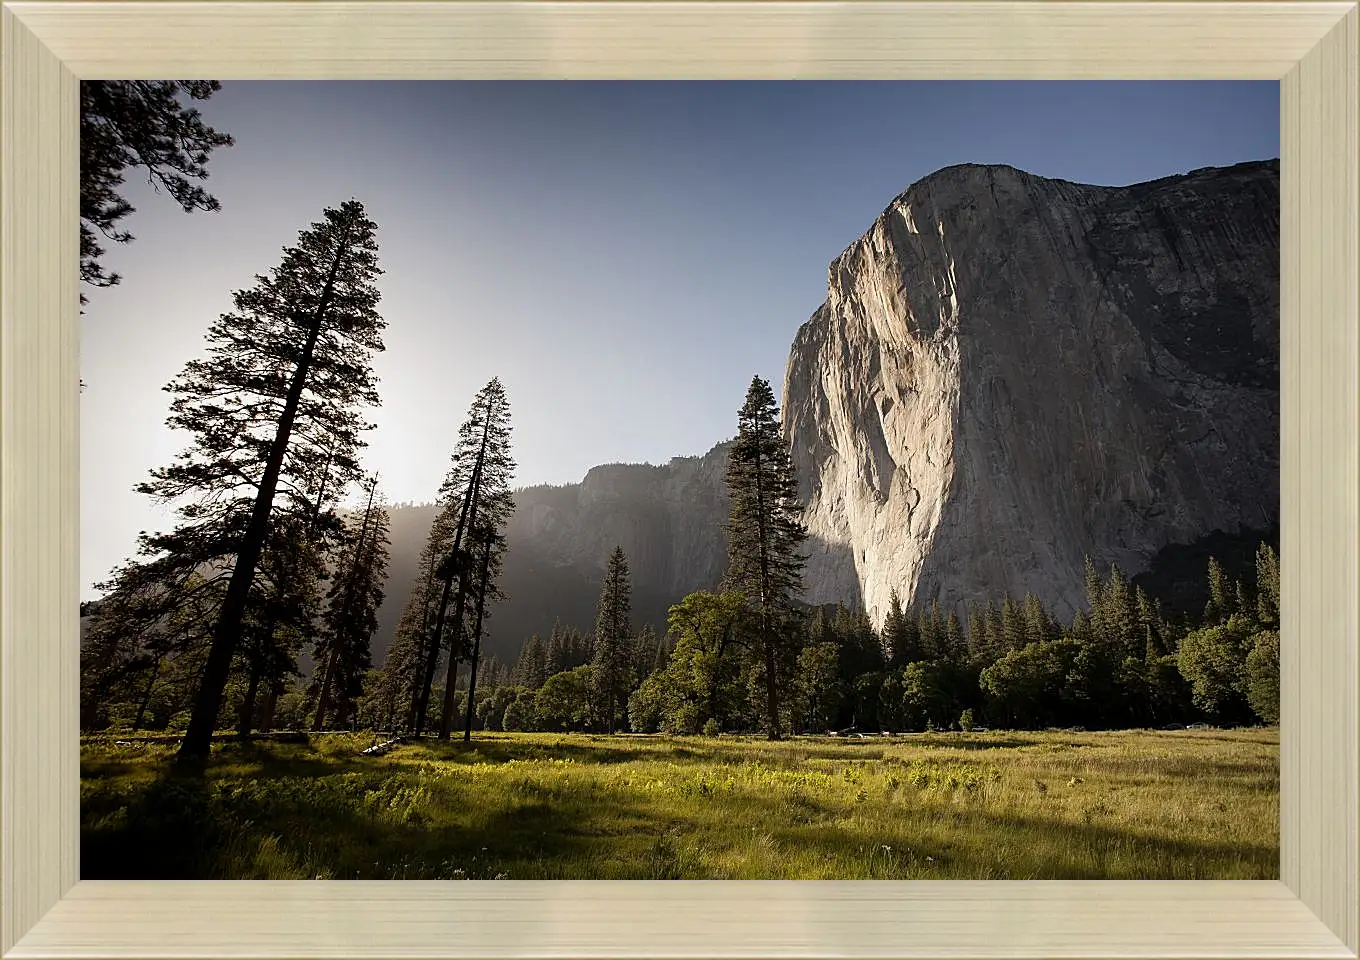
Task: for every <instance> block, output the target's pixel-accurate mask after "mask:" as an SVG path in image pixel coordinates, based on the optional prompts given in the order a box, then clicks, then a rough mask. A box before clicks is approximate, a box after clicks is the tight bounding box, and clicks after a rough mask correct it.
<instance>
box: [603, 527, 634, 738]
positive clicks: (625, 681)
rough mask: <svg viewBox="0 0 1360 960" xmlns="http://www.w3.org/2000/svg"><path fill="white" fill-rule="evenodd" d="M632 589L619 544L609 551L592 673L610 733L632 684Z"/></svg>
mask: <svg viewBox="0 0 1360 960" xmlns="http://www.w3.org/2000/svg"><path fill="white" fill-rule="evenodd" d="M632 593H633V586H632V582H631V581H630V579H629V576H628V559H627V558H626V557H625V556H624V554H623V547H619V546H616V547H615V548H614V552H613V553H611V554H610V555H609V565H608V567H607V568H606V570H605V575H604V582H603V583H602V584H601V585H600V603H599V607H598V609H597V613H596V615H595V656H594V666H595V670H594V673H593V678H594V682H595V689H596V695H597V696H598V697H599V698H600V705H601V707H602V708H603V710H604V717H605V728H606V732H607V733H611V734H612V733H613V732H614V724H615V722H616V719H617V717H618V713H619V710H620V708H624V707H626V706H627V703H628V693H629V691H630V690H631V684H632V676H631V672H632V671H631V670H630V666H631V664H632V661H633V649H632V643H633V625H632V616H631V612H632Z"/></svg>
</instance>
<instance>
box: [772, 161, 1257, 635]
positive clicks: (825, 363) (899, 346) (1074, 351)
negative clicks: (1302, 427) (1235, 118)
mask: <svg viewBox="0 0 1360 960" xmlns="http://www.w3.org/2000/svg"><path fill="white" fill-rule="evenodd" d="M1279 250H1280V248H1279V165H1278V162H1277V161H1268V162H1260V163H1248V164H1240V165H1237V166H1234V167H1229V168H1216V169H1206V170H1201V171H1196V172H1193V173H1190V174H1188V175H1185V176H1177V177H1170V178H1166V179H1163V180H1158V181H1154V182H1151V183H1144V184H1138V185H1135V186H1130V187H1119V188H1111V187H1095V186H1087V185H1081V184H1075V183H1068V182H1064V181H1057V180H1046V179H1043V178H1041V177H1036V176H1032V175H1030V174H1027V173H1023V172H1021V171H1019V170H1016V169H1014V168H1011V167H1003V166H971V165H970V166H958V167H950V168H946V169H944V170H941V171H939V172H937V173H935V174H933V175H931V176H929V177H926V178H925V179H924V180H922V181H920V182H918V183H917V184H915V185H913V186H912V187H911V188H909V189H908V190H907V191H906V192H905V193H903V194H902V195H900V196H899V197H898V198H897V199H896V200H894V201H893V202H892V204H890V205H889V206H888V208H887V209H886V210H885V211H884V212H883V214H882V215H881V216H880V217H879V218H878V219H877V220H876V221H875V222H874V224H873V226H872V227H871V228H870V229H869V231H868V232H867V233H866V234H865V235H864V236H863V237H862V238H861V239H860V240H858V241H856V242H855V243H854V244H853V245H851V246H850V247H849V248H848V249H847V250H846V251H845V252H844V253H842V254H841V256H840V257H838V258H837V259H836V260H835V261H834V262H833V263H832V264H831V267H830V273H829V278H828V294H827V299H826V302H825V303H824V304H823V305H822V306H821V308H819V309H818V310H817V311H816V312H815V313H814V314H813V316H812V318H811V319H810V320H809V321H808V322H807V323H805V324H804V325H803V326H802V328H801V329H800V330H799V331H798V334H797V336H796V337H795V339H794V343H793V349H792V351H791V353H790V357H789V363H788V372H787V375H786V379H785V385H784V397H783V407H784V418H785V429H786V432H787V434H788V438H789V441H790V443H791V446H792V450H793V458H794V464H795V466H796V468H797V470H798V472H799V475H800V479H801V481H802V484H803V493H804V500H805V503H806V504H807V512H806V518H805V519H806V520H807V523H808V526H809V530H810V532H811V533H812V534H813V537H814V541H813V549H812V556H811V558H810V561H809V565H808V570H807V574H808V576H807V583H808V588H809V597H808V599H809V600H812V601H827V600H832V599H837V598H846V597H855V596H858V597H860V598H862V602H863V603H864V605H865V607H866V608H867V609H868V610H869V611H870V612H871V613H872V614H873V615H874V616H875V619H876V620H877V619H881V616H882V614H883V612H884V610H885V608H886V605H887V601H888V596H889V592H890V591H891V590H892V589H894V588H896V589H897V590H898V591H899V593H900V594H901V595H902V597H903V599H904V600H908V601H912V602H916V603H921V602H929V601H931V600H936V599H938V600H939V601H940V602H941V604H942V605H944V606H946V607H949V606H954V605H957V604H961V603H965V602H968V601H969V600H972V599H973V598H976V597H980V596H987V595H990V596H993V597H995V596H999V595H1000V594H1001V593H1002V592H1003V591H1008V592H1009V593H1010V594H1011V595H1012V596H1016V597H1019V596H1022V595H1023V594H1025V593H1026V592H1033V593H1035V594H1037V595H1039V596H1040V597H1043V598H1044V599H1045V600H1046V601H1048V602H1049V603H1050V604H1051V605H1052V606H1053V608H1054V609H1055V610H1056V611H1057V612H1060V613H1062V614H1064V615H1066V614H1069V613H1070V612H1072V610H1073V609H1074V608H1075V607H1076V606H1077V605H1078V604H1079V603H1081V598H1082V594H1083V590H1082V583H1083V578H1082V567H1083V560H1084V557H1085V556H1086V555H1088V554H1089V555H1091V556H1092V557H1093V558H1094V559H1095V560H1096V561H1097V562H1098V563H1100V564H1101V565H1105V564H1108V563H1110V562H1117V563H1119V565H1120V566H1121V567H1122V568H1123V569H1124V570H1125V571H1127V572H1137V571H1139V570H1141V569H1143V568H1144V567H1145V566H1146V565H1147V564H1148V562H1149V561H1150V560H1151V559H1152V557H1153V556H1154V555H1155V554H1156V553H1157V551H1158V550H1160V549H1161V548H1163V547H1165V546H1166V545H1168V544H1171V543H1176V542H1186V541H1190V540H1194V539H1195V538H1197V537H1199V536H1201V535H1204V534H1207V533H1209V532H1211V531H1214V530H1223V531H1235V530H1241V529H1244V528H1264V527H1269V526H1271V525H1273V524H1274V523H1275V522H1277V520H1278V516H1279Z"/></svg>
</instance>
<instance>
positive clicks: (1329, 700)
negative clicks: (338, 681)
mask: <svg viewBox="0 0 1360 960" xmlns="http://www.w3.org/2000/svg"><path fill="white" fill-rule="evenodd" d="M0 7H2V8H3V9H2V10H0V50H2V51H3V53H2V56H3V62H2V63H0V156H2V159H0V323H2V324H3V326H2V327H0V510H2V511H3V512H2V513H0V955H3V956H4V957H15V958H18V957H223V958H226V957H246V956H249V957H341V956H365V957H368V956H390V957H398V956H401V957H438V956H451V957H452V956H457V957H469V958H471V957H485V958H492V957H507V958H508V957H549V956H551V957H601V958H602V957H625V956H628V957H653V956H655V957H677V958H678V957H722V956H727V957H808V958H811V957H860V956H862V957H930V956H939V957H973V958H984V957H998V958H999V957H1085V958H1102V957H1108V958H1114V957H1254V958H1285V957H1355V956H1356V953H1357V946H1360V943H1358V941H1360V886H1358V884H1360V881H1357V874H1360V836H1358V834H1357V818H1358V817H1360V809H1358V807H1357V794H1358V793H1360V762H1358V761H1357V751H1358V750H1360V712H1358V711H1357V695H1358V690H1360V655H1358V654H1357V636H1358V635H1360V436H1358V435H1357V432H1358V430H1360V328H1358V326H1357V324H1358V321H1360V302H1358V299H1357V290H1358V289H1360V288H1358V287H1357V262H1356V260H1357V255H1358V254H1360V242H1357V239H1358V238H1357V225H1358V224H1360V212H1358V211H1357V202H1358V201H1360V166H1357V164H1358V162H1360V150H1358V149H1357V127H1358V126H1360V125H1358V123H1357V120H1358V118H1357V109H1360V102H1358V101H1357V56H1358V47H1357V32H1358V31H1357V24H1358V22H1360V20H1358V15H1357V11H1356V5H1355V4H1354V3H1292V2H1269V0H1250V2H1239V3H1220V2H1214V0H1205V2H1191V3H1178V2H1165V0H1158V2H1151V3H1118V2H1094V3H1065V2H1042V0H1022V2H1015V3H994V2H976V0H972V2H963V3H956V4H948V3H896V2H872V3H870V2H864V3H850V4H847V3H819V2H793V3H740V2H731V0H723V2H719V3H689V2H675V3H672V2H664V3H658V2H655V0H653V2H650V3H632V2H621V0H606V2H595V3H577V2H562V3H551V2H519V3H500V2H470V3H399V2H392V3H369V2H361V0H348V2H342V3H333V2H293V3H271V2H247V3H215V2H201V3H177V2H148V3H99V2H94V3H91V2H75V0H71V2H66V0H58V2H48V3H3V2H0ZM165 76H213V77H220V78H223V79H228V78H244V77H314V78H322V77H336V78H340V77H351V78H357V77H366V78H384V77H485V78H492V77H548V78H553V77H629V76H649V77H773V78H783V77H805V78H834V77H882V78H888V77H895V78H911V77H920V78H925V77H929V78H984V77H986V78H1007V77H1009V78H1032V77H1051V78H1069V77H1070V78H1077V77H1147V78H1155V77H1178V78H1209V77H1221V78H1229V77H1236V78H1269V79H1280V80H1281V181H1282V182H1281V191H1282V216H1281V231H1282V234H1281V241H1282V251H1283V253H1282V264H1281V323H1282V357H1281V412H1282V418H1281V422H1282V433H1283V435H1282V477H1281V488H1282V499H1283V503H1282V544H1281V560H1282V567H1283V577H1284V580H1283V606H1284V610H1283V619H1284V625H1283V631H1282V646H1283V649H1282V711H1283V722H1282V734H1281V807H1282V812H1283V824H1282V830H1281V849H1282V863H1281V877H1282V880H1281V882H1257V881H1215V882H1187V881H1172V882H1157V881H1142V882H1136V881H1135V882H1113V881H1099V882H1086V883H1081V882H1057V881H1045V882H1023V881H1010V882H983V881H976V882H975V881H940V882H890V881H861V882H830V881H827V882H823V881H816V882H813V881H797V882H795V881H783V882H749V881H748V882H740V881H735V882H719V881H710V882H700V883H683V882H674V881H661V882H642V881H633V882H615V883H601V882H593V883H591V882H580V883H575V882H573V883H547V882H542V883H538V882H525V881H510V882H504V881H503V882H499V883H498V882H485V883H478V882H460V883H456V884H455V883H449V884H445V883H414V882H407V883H400V884H399V883H394V882H387V883H354V882H339V881H331V882H326V881H319V882H267V881H240V882H223V883H213V882H192V883H146V882H142V883H114V882H105V883H77V882H76V879H77V877H78V850H77V838H78V831H77V820H78V808H77V800H78V775H79V768H78V739H77V709H76V691H77V673H78V662H77V661H78V656H77V653H78V650H77V647H78V640H77V635H78V628H77V617H76V608H77V598H78V590H77V555H78V537H77V532H76V517H77V509H78V482H77V480H78V467H77V410H78V394H77V389H78V388H77V382H78V381H77V369H78V367H77V353H78V349H77V348H78V345H77V336H76V330H77V323H76V316H77V269H76V264H77V246H76V228H75V225H76V216H77V202H76V200H77V197H76V193H77V191H76V181H77V177H76V165H77V156H78V154H77V136H76V133H77V116H76V89H77V80H78V78H81V77H88V78H112V77H117V78H134V77H165ZM1336 598H1344V600H1342V601H1341V602H1335V600H1336Z"/></svg>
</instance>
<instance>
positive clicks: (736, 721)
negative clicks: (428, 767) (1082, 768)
mask: <svg viewBox="0 0 1360 960" xmlns="http://www.w3.org/2000/svg"><path fill="white" fill-rule="evenodd" d="M1256 559H1257V569H1256V578H1255V582H1254V583H1252V584H1251V585H1250V586H1248V585H1247V584H1244V583H1241V582H1230V581H1229V580H1228V578H1227V577H1226V576H1225V575H1224V572H1223V569H1222V567H1221V566H1220V565H1219V564H1218V562H1217V561H1216V560H1213V559H1210V561H1209V563H1208V569H1207V584H1206V585H1207V588H1208V593H1209V596H1210V600H1209V602H1208V604H1207V606H1206V609H1205V610H1204V612H1203V615H1202V616H1199V617H1195V618H1192V619H1185V618H1176V619H1174V620H1173V619H1169V618H1167V617H1165V616H1163V614H1162V612H1161V608H1160V604H1157V603H1154V602H1152V601H1150V600H1149V599H1148V597H1147V595H1146V594H1145V593H1144V592H1143V591H1142V590H1141V589H1140V588H1137V587H1134V586H1132V585H1131V584H1130V583H1129V581H1128V580H1127V579H1126V578H1125V577H1124V575H1123V574H1122V573H1121V571H1120V570H1119V568H1118V567H1117V566H1112V567H1111V568H1110V570H1109V571H1108V572H1107V574H1106V575H1105V576H1103V577H1102V576H1101V575H1099V574H1098V573H1097V571H1096V570H1095V569H1094V567H1092V566H1091V565H1090V563H1089V562H1088V565H1087V607H1086V608H1085V609H1083V610H1079V611H1078V612H1077V613H1076V614H1075V615H1074V616H1073V618H1072V619H1071V621H1070V622H1066V623H1061V622H1059V621H1058V620H1057V619H1056V618H1055V617H1053V616H1052V615H1051V614H1050V613H1049V612H1048V610H1047V609H1046V608H1045V606H1044V604H1043V603H1042V602H1041V601H1040V600H1039V599H1038V598H1036V597H1033V596H1027V597H1025V598H1024V599H1023V600H1021V601H1014V600H1012V599H1011V598H1009V597H1002V598H1001V599H1000V600H999V601H997V602H988V603H985V604H982V605H980V606H979V607H976V608H975V609H973V610H972V612H971V613H970V614H969V615H968V616H967V617H966V618H964V619H962V620H961V618H960V617H959V616H958V615H957V614H956V613H950V614H945V613H944V612H943V611H942V610H941V609H940V607H939V605H938V604H932V605H931V606H930V607H929V608H928V609H927V610H922V611H913V610H909V609H906V608H904V607H903V605H902V604H901V602H900V601H899V600H898V598H897V597H896V596H895V595H894V596H893V598H892V602H891V605H890V609H889V612H888V614H887V617H886V618H885V622H884V624H883V627H882V629H878V630H876V629H875V628H874V626H873V624H872V622H871V621H870V619H869V617H868V616H867V615H866V614H864V613H862V612H852V611H851V610H849V609H847V608H846V607H845V606H844V605H843V604H836V605H828V606H823V607H818V608H815V609H808V610H806V611H805V612H804V616H803V617H802V619H801V620H799V621H797V633H796V636H797V641H796V642H797V645H798V646H799V647H800V650H799V653H798V656H797V658H796V661H795V664H794V668H793V669H792V670H791V671H789V673H788V674H787V675H786V677H785V680H784V691H783V696H782V698H781V703H782V707H781V710H782V718H783V722H784V726H785V728H786V729H788V730H790V731H793V732H797V733H827V732H850V731H859V732H873V733H878V732H888V733H902V732H911V731H926V730H949V729H956V730H958V729H962V730H968V729H972V728H975V727H984V726H989V727H998V728H1010V729H1036V728H1045V727H1076V726H1080V727H1085V728H1088V729H1111V728H1127V727H1156V726H1169V725H1187V724H1191V723H1196V722H1209V723H1214V724H1217V725H1223V726H1232V725H1242V724H1253V723H1276V722H1278V720H1279V589H1280V588H1279V565H1278V560H1277V558H1276V554H1275V552H1274V550H1273V549H1272V547H1271V546H1270V545H1269V544H1266V543H1262V544H1261V545H1260V547H1259V550H1258V552H1257V558H1256ZM755 626H756V624H755V622H754V621H753V619H752V617H751V615H750V610H749V608H748V606H747V604H746V602H745V600H744V598H743V597H742V596H741V595H740V594H739V593H735V592H724V593H718V592H706V591H705V592H697V593H693V594H691V595H689V596H688V597H686V598H685V599H684V600H683V601H682V602H681V603H679V604H676V605H675V606H673V607H672V608H671V611H670V622H669V630H668V633H667V634H666V635H665V636H663V637H658V636H657V635H656V634H654V633H653V632H652V631H651V630H650V629H647V628H644V630H643V631H641V632H639V634H638V636H637V637H636V638H635V640H634V641H633V643H632V644H631V647H630V653H629V656H628V657H627V658H626V660H625V663H626V670H627V677H628V682H627V684H626V685H627V686H630V687H631V688H632V689H631V692H630V693H629V695H628V721H629V728H630V729H631V730H633V731H635V732H640V733H649V732H658V731H660V732H666V733H674V734H694V733H702V734H707V735H712V734H715V733H719V732H757V731H761V730H763V729H765V727H764V722H765V717H764V715H763V710H762V704H763V700H762V697H761V690H760V687H761V683H760V677H759V676H758V675H756V674H755V673H753V670H752V668H753V666H754V664H753V663H752V662H751V660H750V657H749V650H750V647H751V640H750V636H749V634H750V632H751V631H752V629H753V628H754V627H755ZM568 636H570V637H573V638H574V642H575V643H578V644H580V643H583V644H584V649H586V650H589V648H590V637H588V636H586V637H583V636H582V635H581V634H579V632H576V631H574V630H572V631H561V630H560V629H555V630H554V632H553V636H552V640H551V641H550V644H549V646H550V647H551V648H553V649H560V648H562V646H563V643H562V641H561V640H560V639H559V638H560V637H568ZM544 649H545V648H544V644H543V641H542V640H541V639H540V638H538V637H536V636H535V637H531V638H530V639H529V640H528V641H527V642H526V643H525V644H524V646H523V648H522V651H521V654H520V658H519V660H518V662H517V664H516V665H515V667H514V668H513V669H510V670H507V676H506V678H505V684H504V685H503V686H499V687H497V686H490V687H488V689H486V690H485V691H484V692H483V693H481V694H479V695H477V697H476V703H475V707H474V710H473V713H474V715H475V716H476V717H477V728H478V729H483V728H484V729H492V730H524V731H597V732H603V731H605V730H607V729H608V718H609V711H610V708H609V706H608V705H607V703H606V702H605V701H604V699H603V698H602V696H601V693H600V691H601V688H602V685H601V684H600V682H599V678H598V674H597V667H596V665H595V663H594V660H593V658H589V657H588V654H581V653H578V654H576V656H575V657H574V659H572V660H566V659H563V658H560V657H548V658H545V657H544ZM577 649H582V648H580V647H578V648H577ZM458 696H459V702H460V704H464V705H465V704H466V702H467V701H466V692H465V691H463V692H460V693H459V695H458ZM464 709H465V706H464Z"/></svg>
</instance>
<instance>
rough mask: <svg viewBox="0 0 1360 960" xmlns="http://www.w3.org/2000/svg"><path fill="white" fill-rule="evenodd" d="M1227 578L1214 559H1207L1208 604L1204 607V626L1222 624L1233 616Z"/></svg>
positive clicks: (1231, 597) (1221, 567)
mask: <svg viewBox="0 0 1360 960" xmlns="http://www.w3.org/2000/svg"><path fill="white" fill-rule="evenodd" d="M1231 589H1232V588H1231V587H1230V586H1229V584H1228V576H1227V574H1225V573H1224V572H1223V566H1222V564H1220V563H1219V562H1218V559H1217V558H1216V557H1210V558H1209V602H1208V603H1207V604H1205V606H1204V624H1205V626H1213V625H1214V624H1217V623H1223V622H1224V621H1226V620H1227V619H1228V618H1229V617H1230V616H1232V614H1233V594H1232V592H1231Z"/></svg>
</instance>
